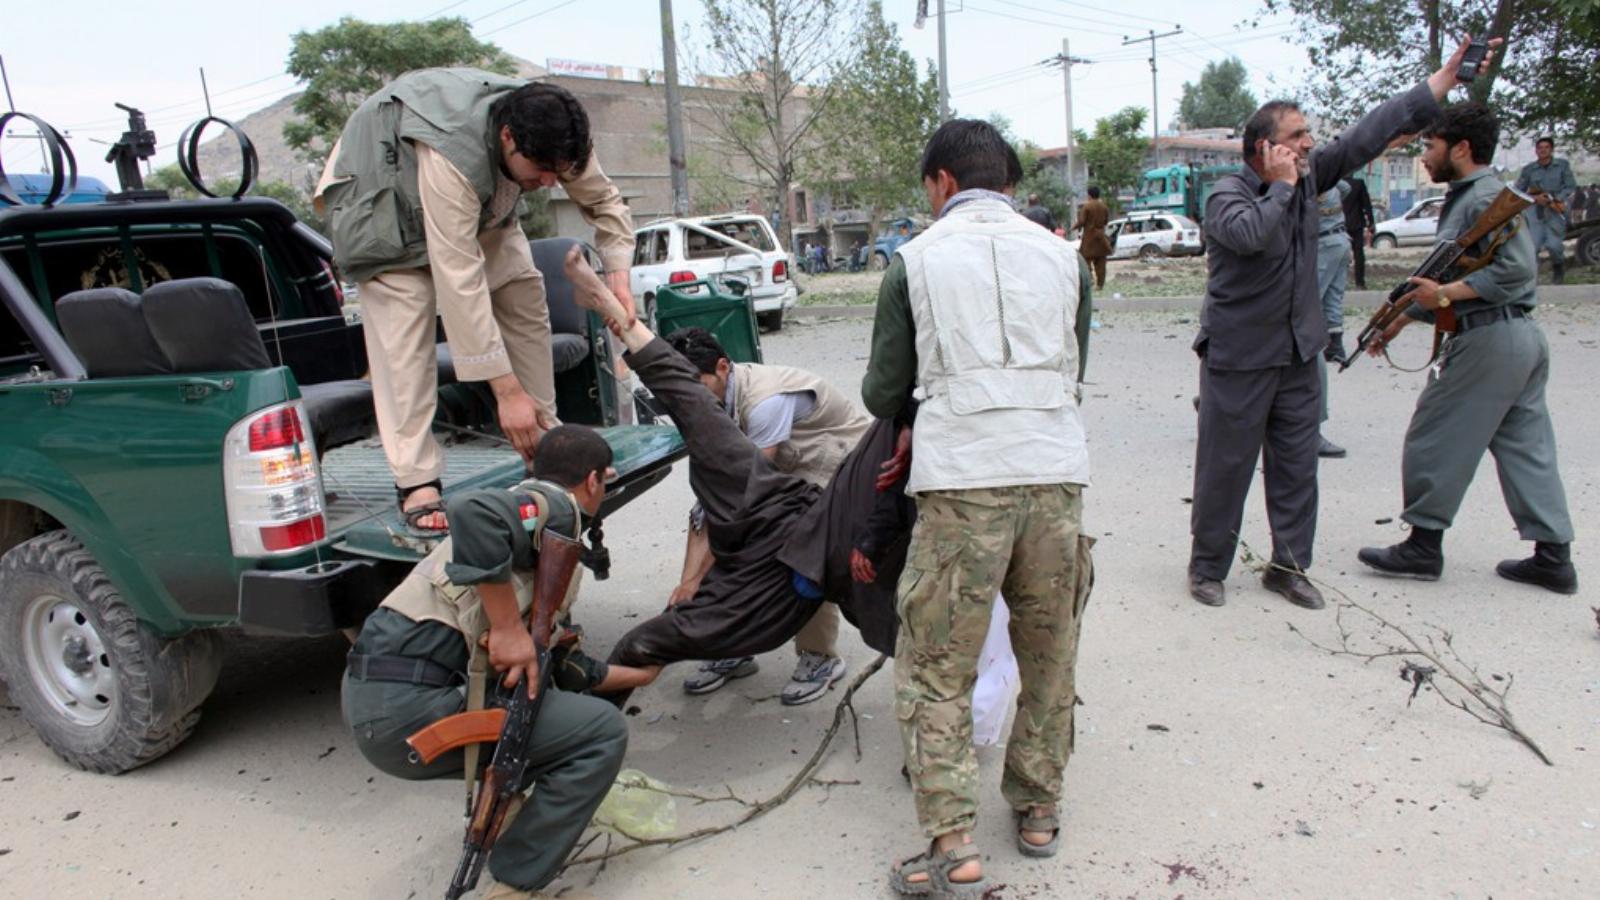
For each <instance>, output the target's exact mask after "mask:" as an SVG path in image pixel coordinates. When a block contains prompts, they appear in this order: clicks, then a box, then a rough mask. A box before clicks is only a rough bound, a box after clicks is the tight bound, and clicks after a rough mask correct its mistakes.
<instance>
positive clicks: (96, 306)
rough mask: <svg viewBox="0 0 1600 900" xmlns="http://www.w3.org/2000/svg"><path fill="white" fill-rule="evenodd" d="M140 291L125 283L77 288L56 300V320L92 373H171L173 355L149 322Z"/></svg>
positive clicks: (92, 375)
mask: <svg viewBox="0 0 1600 900" xmlns="http://www.w3.org/2000/svg"><path fill="white" fill-rule="evenodd" d="M140 306H141V302H140V299H139V295H138V294H135V293H134V292H133V291H130V290H125V289H123V288H115V287H104V288H92V289H90V290H87V291H73V292H72V293H70V294H68V295H66V296H65V297H62V298H61V299H60V300H57V301H56V321H57V322H59V323H60V325H61V335H62V337H64V338H66V339H67V346H69V347H71V348H72V352H73V353H76V354H77V355H78V359H79V361H80V362H82V363H83V367H84V369H85V370H86V371H87V372H88V373H89V377H90V378H117V377H123V376H131V375H166V374H169V373H171V372H172V371H173V367H172V360H170V359H168V358H167V355H166V354H165V353H163V352H161V347H160V346H158V345H157V344H156V339H155V337H154V336H153V335H152V334H151V333H150V326H149V325H146V324H145V321H144V312H143V310H142V309H141V308H140Z"/></svg>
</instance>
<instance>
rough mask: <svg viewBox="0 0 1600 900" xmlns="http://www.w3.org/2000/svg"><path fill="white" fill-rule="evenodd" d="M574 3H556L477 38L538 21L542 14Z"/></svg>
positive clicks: (568, 0) (575, 0)
mask: <svg viewBox="0 0 1600 900" xmlns="http://www.w3.org/2000/svg"><path fill="white" fill-rule="evenodd" d="M576 2H578V0H566V2H565V3H557V5H555V6H550V8H547V10H539V11H538V13H533V14H531V16H523V18H520V19H517V21H515V22H506V24H504V26H501V27H498V29H491V30H486V32H483V34H480V35H478V37H490V35H493V34H499V32H502V30H506V29H510V27H517V26H520V24H523V22H526V21H531V19H538V18H539V16H544V14H547V13H554V11H557V10H560V8H562V6H571V5H573V3H576Z"/></svg>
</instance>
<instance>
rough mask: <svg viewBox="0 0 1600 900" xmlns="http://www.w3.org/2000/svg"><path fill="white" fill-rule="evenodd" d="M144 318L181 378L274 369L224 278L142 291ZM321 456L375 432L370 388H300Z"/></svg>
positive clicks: (333, 384)
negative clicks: (194, 374)
mask: <svg viewBox="0 0 1600 900" xmlns="http://www.w3.org/2000/svg"><path fill="white" fill-rule="evenodd" d="M143 307H144V318H145V321H146V322H147V323H149V328H150V333H151V334H152V335H154V337H155V341H156V343H157V344H158V345H159V346H160V348H161V350H162V351H163V352H164V353H165V354H166V356H167V358H168V359H170V360H172V365H173V370H174V371H177V372H180V373H191V372H193V373H198V372H236V371H245V370H254V369H266V368H271V367H272V365H273V363H272V359H271V357H270V356H269V355H268V354H267V347H266V345H265V344H263V343H262V342H261V333H260V332H259V331H258V330H257V328H256V323H255V320H254V319H253V318H251V316H250V307H249V306H248V305H247V304H246V302H245V298H244V293H243V292H241V291H240V290H239V288H238V287H236V286H234V285H233V284H231V283H230V282H227V281H223V280H222V279H220V278H181V279H177V280H175V281H165V282H162V283H161V284H157V285H153V286H152V287H150V288H149V289H147V290H146V291H145V292H144V302H143ZM300 396H301V399H302V400H303V402H304V406H305V410H306V416H307V418H309V419H310V420H311V421H310V426H311V435H312V440H313V441H314V442H315V443H316V446H317V451H318V452H319V453H320V452H324V451H327V450H329V449H331V448H333V447H337V446H339V445H341V444H348V443H351V442H353V441H359V440H361V439H362V438H365V437H367V436H369V435H371V434H372V433H373V432H374V431H376V430H377V427H378V422H377V415H376V413H374V411H373V407H372V385H371V384H369V383H367V382H365V381H326V382H323V383H321V384H306V385H300Z"/></svg>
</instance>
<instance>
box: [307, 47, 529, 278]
mask: <svg viewBox="0 0 1600 900" xmlns="http://www.w3.org/2000/svg"><path fill="white" fill-rule="evenodd" d="M524 84H526V82H524V81H522V80H520V79H516V78H507V77H505V76H503V75H496V74H494V73H492V72H484V71H482V70H479V69H420V70H418V71H415V72H407V73H406V74H404V75H401V76H400V77H399V78H397V79H395V80H394V81H392V82H390V83H389V84H387V85H385V86H384V88H383V89H382V90H380V91H378V92H377V93H376V94H373V95H372V96H371V97H368V98H367V99H366V102H364V103H362V104H361V106H359V107H358V108H357V109H356V111H355V113H354V114H352V115H351V116H350V120H349V121H348V122H346V123H345V126H344V133H343V135H341V137H340V139H339V158H338V159H337V160H335V161H334V169H333V176H334V183H332V184H330V185H329V186H328V188H327V189H326V190H325V191H324V192H323V200H324V203H325V204H326V207H327V209H328V228H329V232H330V236H331V238H332V240H333V258H334V261H335V262H337V263H338V264H339V268H340V270H341V271H342V272H343V273H344V276H345V277H346V278H349V279H351V280H353V281H366V280H368V279H370V278H372V277H373V276H375V275H378V274H380V273H382V272H387V271H389V270H391V269H415V268H420V267H422V266H426V265H427V264H428V241H427V236H426V234H425V233H424V230H423V224H422V198H421V195H420V194H419V192H418V190H417V150H416V147H414V146H413V145H412V142H413V141H421V142H422V143H424V144H427V145H428V146H429V147H431V148H433V149H434V150H436V151H438V152H439V153H441V154H443V155H444V158H445V159H447V160H449V161H450V164H451V165H453V166H455V167H456V169H457V170H459V171H460V172H461V174H462V175H464V176H466V178H467V180H468V181H470V182H471V183H472V187H473V190H475V191H477V194H478V201H479V203H481V204H482V206H483V217H482V219H481V220H480V222H479V224H478V228H479V230H480V231H481V230H483V229H486V228H492V227H495V226H498V225H503V224H505V222H504V221H500V222H490V221H488V218H489V202H490V200H491V199H493V197H494V189H495V182H496V178H497V177H498V175H499V170H500V141H499V139H498V136H497V135H493V134H490V133H489V130H490V129H489V107H490V106H492V105H493V104H494V101H495V100H497V99H499V98H500V97H502V96H504V95H505V94H507V93H509V92H511V91H514V90H516V89H517V88H519V87H522V86H523V85H524ZM508 218H509V217H508Z"/></svg>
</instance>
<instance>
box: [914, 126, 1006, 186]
mask: <svg viewBox="0 0 1600 900" xmlns="http://www.w3.org/2000/svg"><path fill="white" fill-rule="evenodd" d="M1010 149H1011V148H1010V146H1009V145H1008V144H1006V139H1005V138H1003V137H1001V136H1000V132H999V130H998V129H996V128H995V127H994V126H993V125H990V124H989V123H988V122H985V121H983V120H981V119H951V120H950V121H948V122H946V123H944V124H943V125H940V126H939V130H938V131H935V132H934V133H933V137H931V138H929V139H928V146H927V148H926V149H925V150H923V151H922V177H923V179H929V178H935V177H937V176H938V174H939V172H940V171H941V170H943V171H945V172H949V173H950V176H951V177H952V178H954V179H955V180H956V186H957V187H958V188H960V189H961V190H964V191H966V190H972V189H973V188H982V189H984V190H990V191H1000V190H1004V189H1005V187H1006V184H1007V183H1008V181H1007V179H1008V177H1009V175H1010V171H1011V167H1010V165H1009V162H1010V161H1009V159H1008V158H1007V156H1006V154H1007V152H1008V151H1010ZM1021 170H1022V166H1021V164H1020V163H1019V164H1018V165H1017V171H1018V172H1019V173H1020V172H1021Z"/></svg>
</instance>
